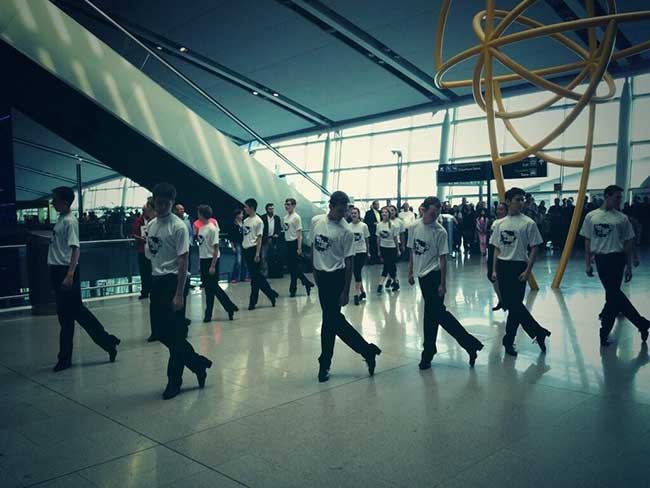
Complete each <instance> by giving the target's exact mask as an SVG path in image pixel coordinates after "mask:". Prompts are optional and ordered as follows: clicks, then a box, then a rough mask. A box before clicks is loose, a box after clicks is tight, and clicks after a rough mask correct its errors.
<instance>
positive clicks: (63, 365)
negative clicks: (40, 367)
mask: <svg viewBox="0 0 650 488" xmlns="http://www.w3.org/2000/svg"><path fill="white" fill-rule="evenodd" d="M70 366H72V363H71V362H70V361H58V362H57V363H56V364H55V365H54V367H53V368H52V371H54V372H55V373H58V372H59V371H63V370H64V369H68V368H69V367H70Z"/></svg>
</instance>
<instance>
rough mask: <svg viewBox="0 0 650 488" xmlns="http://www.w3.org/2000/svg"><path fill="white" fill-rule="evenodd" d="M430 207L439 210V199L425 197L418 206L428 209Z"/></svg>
mask: <svg viewBox="0 0 650 488" xmlns="http://www.w3.org/2000/svg"><path fill="white" fill-rule="evenodd" d="M431 205H433V206H435V207H438V208H440V207H441V203H440V199H439V198H438V197H426V198H425V199H424V201H423V202H422V204H421V205H420V206H421V207H424V208H429V207H430V206H431Z"/></svg>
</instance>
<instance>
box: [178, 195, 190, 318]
mask: <svg viewBox="0 0 650 488" xmlns="http://www.w3.org/2000/svg"><path fill="white" fill-rule="evenodd" d="M174 214H175V215H176V216H177V217H178V218H179V219H181V221H182V222H183V224H184V225H185V228H186V229H187V237H188V239H189V246H190V251H189V252H188V254H187V283H185V300H183V317H185V324H186V325H190V324H191V323H192V321H191V320H190V319H189V318H187V313H186V312H187V296H188V295H189V293H190V280H191V276H192V259H191V253H192V249H191V248H192V245H193V244H194V228H193V227H192V223H191V222H190V216H189V215H187V214H186V213H185V207H184V206H183V205H181V204H180V203H178V204H176V205H174Z"/></svg>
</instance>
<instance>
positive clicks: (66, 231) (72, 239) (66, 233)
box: [47, 212, 79, 266]
mask: <svg viewBox="0 0 650 488" xmlns="http://www.w3.org/2000/svg"><path fill="white" fill-rule="evenodd" d="M71 246H73V247H79V221H78V220H77V218H76V217H75V216H74V215H72V212H69V213H68V214H67V215H59V219H58V220H57V221H56V224H54V230H53V231H52V240H51V241H50V247H49V249H48V250H47V264H49V265H51V266H68V265H69V264H70V258H71V257H72V249H70V247H71Z"/></svg>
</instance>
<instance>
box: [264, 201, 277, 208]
mask: <svg viewBox="0 0 650 488" xmlns="http://www.w3.org/2000/svg"><path fill="white" fill-rule="evenodd" d="M274 206H275V205H274V204H273V203H271V202H269V203H267V204H266V205H265V206H264V210H268V209H269V207H274Z"/></svg>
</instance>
